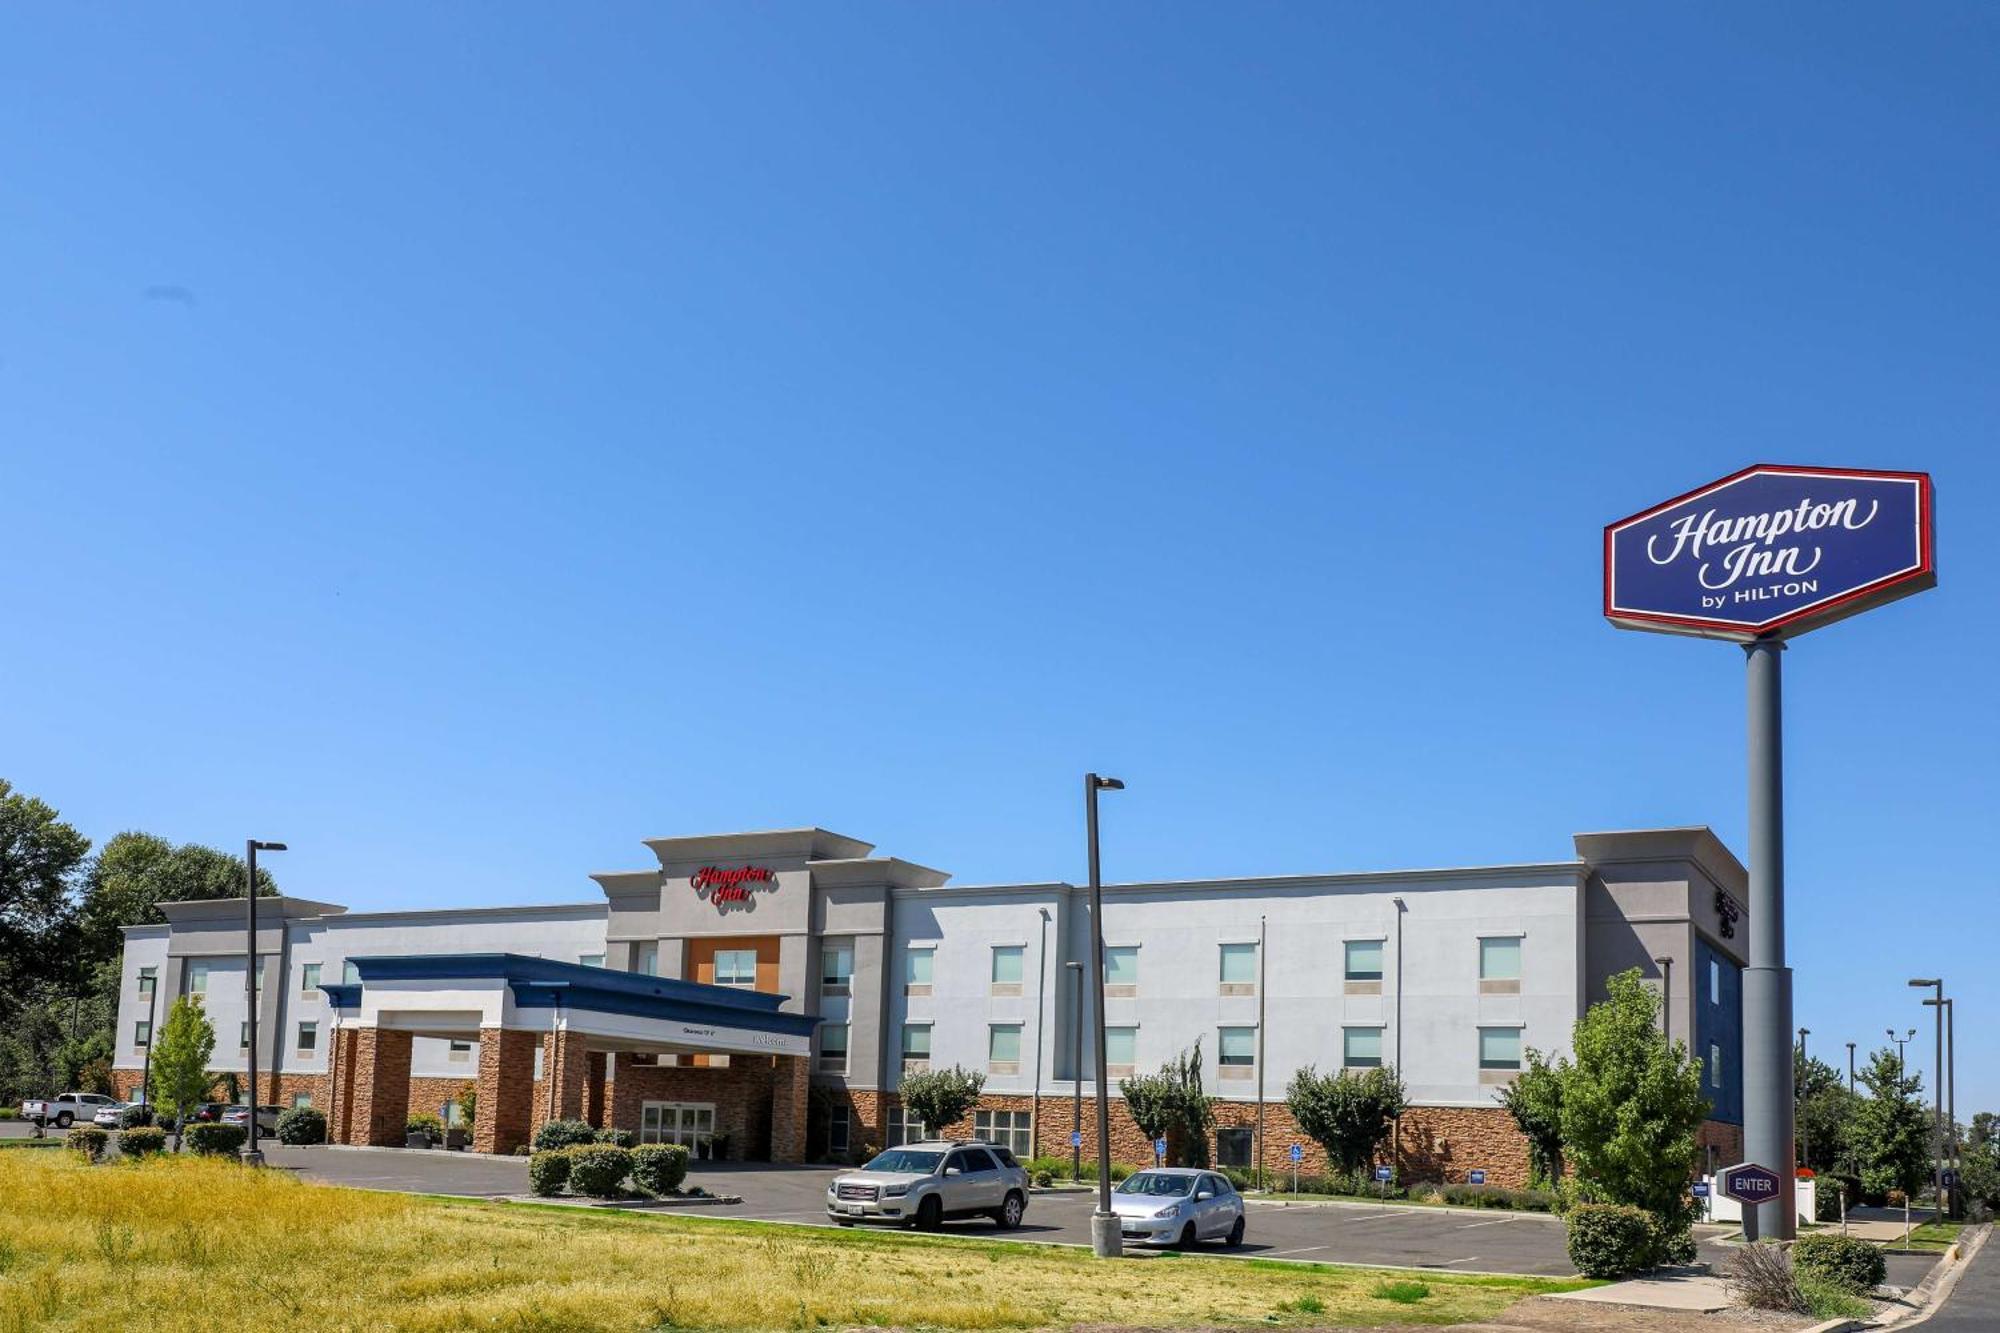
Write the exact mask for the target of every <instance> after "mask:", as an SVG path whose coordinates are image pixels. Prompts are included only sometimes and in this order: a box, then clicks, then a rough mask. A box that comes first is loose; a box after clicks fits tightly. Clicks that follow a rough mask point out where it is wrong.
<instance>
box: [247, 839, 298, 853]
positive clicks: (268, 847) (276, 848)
mask: <svg viewBox="0 0 2000 1333" xmlns="http://www.w3.org/2000/svg"><path fill="white" fill-rule="evenodd" d="M250 845H251V846H252V847H255V848H256V849H257V850H258V851H260V852H282V851H287V850H289V849H288V848H287V847H286V846H285V844H284V843H282V842H256V841H252V842H251V844H250Z"/></svg>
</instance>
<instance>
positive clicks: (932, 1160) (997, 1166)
mask: <svg viewBox="0 0 2000 1333" xmlns="http://www.w3.org/2000/svg"><path fill="white" fill-rule="evenodd" d="M1027 1211H1028V1173H1027V1172H1026V1171H1025V1170H1023V1169H1022V1167H1021V1164H1020V1163H1018V1162H1016V1161H1015V1160H1014V1154H1012V1153H1010V1152H1008V1151H1007V1150H1006V1149H1005V1148H1001V1147H998V1146H996V1145H994V1144H991V1143H983V1142H980V1141H978V1140H975V1139H957V1140H952V1141H949V1142H946V1141H937V1142H931V1143H909V1144H905V1145H903V1146H902V1147H900V1148H890V1149H888V1150H887V1151H885V1152H882V1153H879V1154H877V1156H876V1157H875V1159H874V1160H873V1161H871V1162H869V1163H868V1165H866V1166H864V1167H862V1168H861V1169H860V1170H858V1171H845V1172H842V1173H841V1174H840V1175H837V1176H835V1177H834V1178H833V1181H832V1183H831V1184H829V1185H828V1186H827V1187H826V1215H827V1216H828V1217H831V1218H832V1219H833V1220H834V1221H836V1222H838V1223H840V1225H842V1226H844V1227H851V1226H853V1225H854V1224H855V1223H856V1222H889V1223H893V1224H894V1225H897V1226H913V1227H916V1228H918V1229H919V1230H922V1231H935V1230H937V1228H938V1227H939V1226H940V1225H942V1224H943V1223H944V1221H945V1219H946V1218H952V1217H990V1218H992V1219H993V1220H994V1222H996V1223H998V1224H999V1225H1000V1226H1002V1227H1010V1228H1011V1227H1017V1226H1020V1225H1021V1217H1022V1215H1023V1214H1024V1213H1026V1212H1027Z"/></svg>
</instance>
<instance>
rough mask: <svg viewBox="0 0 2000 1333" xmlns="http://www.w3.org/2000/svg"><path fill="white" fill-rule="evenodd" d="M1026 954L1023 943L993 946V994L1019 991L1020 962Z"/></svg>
mask: <svg viewBox="0 0 2000 1333" xmlns="http://www.w3.org/2000/svg"><path fill="white" fill-rule="evenodd" d="M1027 956H1028V948H1027V946H1026V945H1024V944H996V945H994V946H993V993H994V994H995V995H1019V994H1020V993H1021V963H1022V961H1023V960H1024V959H1026V958H1027Z"/></svg>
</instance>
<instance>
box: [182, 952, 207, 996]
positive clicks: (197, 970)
mask: <svg viewBox="0 0 2000 1333" xmlns="http://www.w3.org/2000/svg"><path fill="white" fill-rule="evenodd" d="M187 993H188V994H189V995H206V994H208V964H207V963H206V962H204V961H203V960H201V959H199V958H197V959H195V960H193V961H192V962H190V963H189V964H188V965H187Z"/></svg>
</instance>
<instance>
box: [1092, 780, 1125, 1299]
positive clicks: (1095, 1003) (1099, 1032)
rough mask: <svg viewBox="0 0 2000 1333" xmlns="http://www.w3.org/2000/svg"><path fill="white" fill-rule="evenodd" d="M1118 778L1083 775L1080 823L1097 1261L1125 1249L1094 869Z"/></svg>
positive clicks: (1100, 904) (1098, 883) (1100, 906)
mask: <svg viewBox="0 0 2000 1333" xmlns="http://www.w3.org/2000/svg"><path fill="white" fill-rule="evenodd" d="M1124 788H1125V784H1124V783H1122V782H1120V781H1119V780H1118V779H1117V778H1101V777H1099V776H1097V774H1095V773H1086V774H1084V775H1083V805H1084V824H1085V829H1086V832H1087V836H1088V841H1089V845H1090V989H1091V995H1092V999H1091V1008H1092V1009H1093V1010H1094V1011H1095V1014H1096V1018H1095V1024H1094V1031H1095V1034H1096V1037H1097V1070H1096V1074H1097V1211H1096V1212H1094V1213H1092V1214H1091V1215H1090V1248H1091V1252H1092V1253H1094V1254H1095V1255H1096V1256H1097V1257H1098V1258H1100V1259H1116V1258H1117V1257H1118V1256H1119V1255H1121V1254H1123V1253H1124V1251H1125V1245H1124V1239H1123V1237H1122V1236H1121V1235H1120V1234H1119V1230H1118V1225H1119V1224H1118V1216H1117V1214H1115V1213H1113V1212H1112V1211H1111V1099H1110V1097H1109V1095H1108V1094H1109V1092H1110V1074H1109V1072H1108V1070H1107V1068H1106V1063H1107V1062H1106V1060H1105V1058H1104V883H1103V880H1102V878H1101V877H1100V876H1099V874H1098V868H1097V793H1098V792H1100V791H1123V790H1124Z"/></svg>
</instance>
